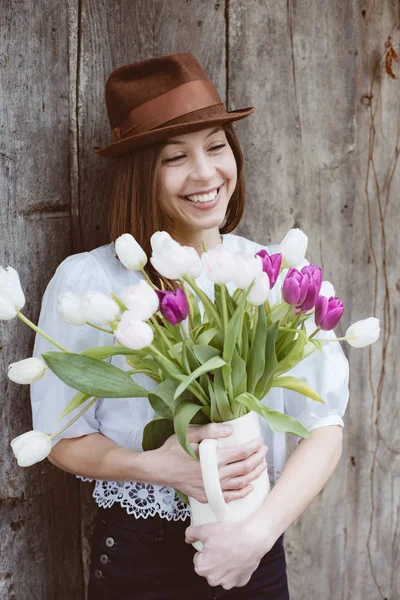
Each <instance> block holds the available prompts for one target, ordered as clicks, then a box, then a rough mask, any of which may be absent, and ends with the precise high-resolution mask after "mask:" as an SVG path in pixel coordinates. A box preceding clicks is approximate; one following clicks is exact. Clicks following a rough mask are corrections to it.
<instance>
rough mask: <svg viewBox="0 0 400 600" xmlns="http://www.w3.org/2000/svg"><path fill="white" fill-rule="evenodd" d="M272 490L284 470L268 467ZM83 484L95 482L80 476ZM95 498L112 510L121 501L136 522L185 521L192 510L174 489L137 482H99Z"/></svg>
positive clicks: (94, 494) (97, 482)
mask: <svg viewBox="0 0 400 600" xmlns="http://www.w3.org/2000/svg"><path fill="white" fill-rule="evenodd" d="M267 471H268V477H269V482H270V486H271V489H272V488H273V487H274V485H275V484H276V482H277V480H278V479H279V476H280V474H281V472H280V471H277V470H275V469H274V468H273V467H268V469H267ZM76 477H77V478H78V479H81V480H82V481H94V480H93V479H90V478H89V477H82V476H81V475H77V476H76ZM93 498H94V499H95V501H96V503H97V505H98V506H101V507H103V508H110V506H112V505H113V504H114V502H118V503H119V504H120V505H121V506H123V507H124V508H126V511H127V513H128V514H129V515H134V517H135V518H136V519H138V518H139V517H140V518H144V519H147V517H154V516H155V515H159V516H160V517H161V518H163V519H167V520H168V521H184V520H185V519H187V518H188V517H189V516H190V507H189V506H187V505H186V504H184V503H183V502H182V500H181V499H180V498H179V497H178V496H177V495H176V493H175V490H174V488H172V487H169V486H166V485H165V486H157V485H153V484H151V483H141V482H135V481H101V480H97V481H96V485H95V488H94V490H93Z"/></svg>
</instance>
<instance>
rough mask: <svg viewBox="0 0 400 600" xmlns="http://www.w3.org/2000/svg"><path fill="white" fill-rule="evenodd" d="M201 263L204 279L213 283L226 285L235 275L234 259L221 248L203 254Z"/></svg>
mask: <svg viewBox="0 0 400 600" xmlns="http://www.w3.org/2000/svg"><path fill="white" fill-rule="evenodd" d="M201 262H202V263H203V269H204V273H205V275H206V277H207V278H208V279H209V280H210V281H212V282H213V283H228V281H231V280H232V279H233V277H234V275H235V271H236V263H235V257H234V256H233V254H231V253H230V252H228V250H225V248H224V247H223V246H217V247H216V248H212V249H211V250H208V251H207V252H203V254H202V255H201Z"/></svg>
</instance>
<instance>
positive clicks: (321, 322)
mask: <svg viewBox="0 0 400 600" xmlns="http://www.w3.org/2000/svg"><path fill="white" fill-rule="evenodd" d="M343 311H344V305H343V302H342V301H341V300H339V298H337V297H336V298H334V297H333V296H331V297H330V298H329V299H328V298H326V297H325V296H318V298H317V301H316V303H315V315H314V317H315V324H316V325H317V327H319V328H320V329H322V330H324V331H329V330H330V329H335V327H336V325H337V324H338V323H339V321H340V319H341V317H342V314H343Z"/></svg>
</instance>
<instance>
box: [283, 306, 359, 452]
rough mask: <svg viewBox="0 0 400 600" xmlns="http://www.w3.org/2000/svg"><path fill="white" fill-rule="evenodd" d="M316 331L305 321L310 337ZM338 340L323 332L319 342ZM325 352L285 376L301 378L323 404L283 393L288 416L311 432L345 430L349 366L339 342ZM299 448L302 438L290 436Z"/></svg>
mask: <svg viewBox="0 0 400 600" xmlns="http://www.w3.org/2000/svg"><path fill="white" fill-rule="evenodd" d="M315 328H316V325H315V321H314V317H313V316H312V317H310V318H309V319H308V321H306V329H307V334H308V335H309V334H310V333H312V332H313V331H314V330H315ZM322 337H323V338H326V339H336V335H335V334H334V333H333V331H320V332H319V333H318V334H317V335H316V336H315V339H318V338H322ZM322 350H323V351H322V352H320V351H319V350H315V351H314V352H313V353H312V354H310V356H308V357H307V358H306V359H304V360H303V361H302V362H301V363H299V364H298V365H296V366H295V367H294V368H293V369H291V370H290V371H288V372H287V373H285V375H291V376H294V377H298V378H299V379H301V380H302V381H304V382H306V383H307V384H308V385H309V386H310V387H312V388H313V389H314V390H315V391H316V392H317V393H318V394H319V395H320V397H321V398H322V399H323V400H324V403H321V402H316V401H315V400H312V399H311V398H308V397H307V396H302V395H301V394H299V393H297V392H293V391H291V390H286V389H284V390H283V394H284V407H285V413H286V414H288V415H290V416H292V417H295V418H296V419H297V420H298V421H300V423H302V425H304V427H306V428H307V429H308V430H309V431H311V430H313V429H316V428H317V427H324V426H326V425H340V426H341V427H344V422H343V416H344V413H345V410H346V407H347V403H348V400H349V363H348V360H347V358H346V355H345V353H344V351H343V349H342V347H341V345H340V342H326V343H323V344H322ZM291 438H292V439H293V441H294V442H295V443H296V444H298V442H299V441H300V439H301V438H299V437H297V436H294V435H291Z"/></svg>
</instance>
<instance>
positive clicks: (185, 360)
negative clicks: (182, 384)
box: [181, 339, 191, 375]
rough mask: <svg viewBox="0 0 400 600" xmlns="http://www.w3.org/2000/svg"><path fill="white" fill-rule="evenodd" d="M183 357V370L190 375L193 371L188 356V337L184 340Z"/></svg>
mask: <svg viewBox="0 0 400 600" xmlns="http://www.w3.org/2000/svg"><path fill="white" fill-rule="evenodd" d="M181 359H182V367H183V370H184V372H185V373H186V374H187V375H189V374H190V372H191V368H190V365H189V361H188V357H187V339H185V340H183V342H182V351H181Z"/></svg>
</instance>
